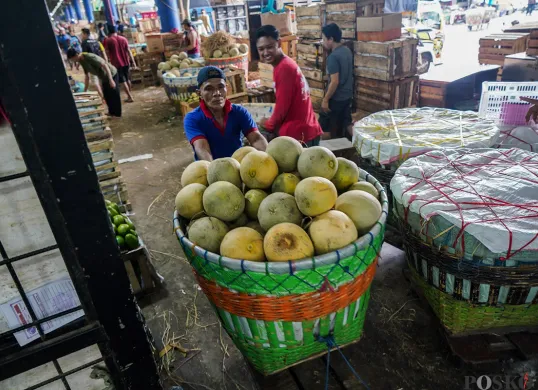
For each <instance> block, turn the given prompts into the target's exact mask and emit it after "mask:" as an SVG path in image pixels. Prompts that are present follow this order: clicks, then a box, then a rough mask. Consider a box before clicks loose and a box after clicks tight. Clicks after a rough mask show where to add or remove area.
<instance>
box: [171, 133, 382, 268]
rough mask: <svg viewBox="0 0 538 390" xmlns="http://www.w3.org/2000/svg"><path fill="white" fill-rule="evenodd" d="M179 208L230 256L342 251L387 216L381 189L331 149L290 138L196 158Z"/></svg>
mask: <svg viewBox="0 0 538 390" xmlns="http://www.w3.org/2000/svg"><path fill="white" fill-rule="evenodd" d="M181 185H182V186H183V188H182V189H181V190H180V191H179V193H178V194H177V197H176V210H177V211H178V214H179V215H180V216H181V217H182V218H183V219H184V220H186V222H187V231H186V233H187V236H188V238H189V239H190V240H191V241H192V242H193V243H194V244H196V245H198V246H200V247H201V248H204V249H206V250H208V251H210V252H213V253H216V254H220V255H222V256H225V257H229V258H232V259H239V260H251V261H288V260H300V259H304V258H309V257H312V256H314V255H321V254H324V253H329V252H332V251H335V250H338V249H341V248H343V247H345V246H347V245H349V244H351V243H353V242H354V241H356V240H357V239H358V237H359V236H362V235H364V234H366V233H368V231H369V230H370V229H371V228H372V227H373V226H374V225H375V223H376V222H377V221H378V219H379V218H380V216H381V211H382V208H381V204H380V203H379V200H378V195H379V194H378V193H377V190H376V188H375V187H374V186H373V185H372V184H370V183H368V182H364V181H359V168H358V167H357V165H356V164H355V163H354V162H353V161H350V160H347V159H345V158H341V157H339V158H336V157H335V156H334V154H333V153H332V152H331V151H330V150H329V149H327V148H324V147H320V146H315V147H311V148H308V149H303V147H302V146H301V144H300V143H299V142H298V141H296V140H295V139H293V138H290V137H278V138H275V139H274V140H272V141H271V142H270V143H269V145H268V148H267V151H266V152H260V151H257V150H256V149H254V148H252V147H250V146H246V147H243V148H240V149H238V150H237V151H236V152H235V153H234V154H233V156H232V157H226V158H219V159H216V160H214V161H212V162H211V163H210V162H207V161H196V162H193V163H192V164H190V165H189V166H188V167H187V168H186V169H185V171H184V172H183V174H182V176H181Z"/></svg>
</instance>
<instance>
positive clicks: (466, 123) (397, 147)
mask: <svg viewBox="0 0 538 390" xmlns="http://www.w3.org/2000/svg"><path fill="white" fill-rule="evenodd" d="M498 137H499V129H498V128H497V126H496V125H495V124H494V122H493V121H491V120H487V119H483V118H479V117H478V115H477V113H475V112H472V111H455V110H448V109H444V108H431V107H425V108H404V109H400V110H391V111H381V112H377V113H374V114H372V115H369V116H367V117H366V118H363V119H361V120H360V121H358V122H356V123H355V125H354V126H353V145H354V146H355V147H356V148H357V150H358V152H359V154H360V155H361V157H362V158H365V159H373V160H374V161H376V162H378V163H379V164H381V165H386V164H391V163H393V162H395V161H403V160H406V159H408V158H410V157H414V156H418V155H421V154H423V153H425V152H427V151H430V150H434V149H445V148H462V147H466V148H489V147H491V146H493V145H495V144H496V143H497V142H498V141H497V138H498Z"/></svg>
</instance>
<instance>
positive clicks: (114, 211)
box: [106, 206, 119, 218]
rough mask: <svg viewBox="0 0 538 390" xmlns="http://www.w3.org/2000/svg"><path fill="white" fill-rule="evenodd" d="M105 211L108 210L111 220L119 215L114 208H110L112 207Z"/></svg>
mask: <svg viewBox="0 0 538 390" xmlns="http://www.w3.org/2000/svg"><path fill="white" fill-rule="evenodd" d="M106 209H107V210H108V213H109V214H110V215H111V216H112V218H114V217H115V216H116V215H119V213H118V212H117V211H116V210H115V209H114V208H112V206H109V207H107V208H106Z"/></svg>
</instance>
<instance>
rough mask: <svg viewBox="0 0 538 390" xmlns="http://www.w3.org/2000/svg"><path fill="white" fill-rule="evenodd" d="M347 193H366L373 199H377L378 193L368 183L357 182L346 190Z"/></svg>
mask: <svg viewBox="0 0 538 390" xmlns="http://www.w3.org/2000/svg"><path fill="white" fill-rule="evenodd" d="M348 191H364V192H368V193H369V194H370V195H372V196H373V197H374V198H376V199H379V191H378V190H377V188H375V186H374V185H373V184H372V183H368V182H367V181H359V182H357V183H354V184H353V185H352V186H351V187H349V188H348Z"/></svg>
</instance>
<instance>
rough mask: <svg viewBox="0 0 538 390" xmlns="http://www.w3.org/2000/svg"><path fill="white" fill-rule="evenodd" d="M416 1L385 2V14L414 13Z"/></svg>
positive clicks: (395, 0)
mask: <svg viewBox="0 0 538 390" xmlns="http://www.w3.org/2000/svg"><path fill="white" fill-rule="evenodd" d="M417 4H418V0H385V9H384V11H385V12H397V13H400V12H416V10H417Z"/></svg>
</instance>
